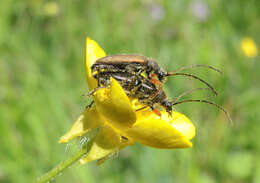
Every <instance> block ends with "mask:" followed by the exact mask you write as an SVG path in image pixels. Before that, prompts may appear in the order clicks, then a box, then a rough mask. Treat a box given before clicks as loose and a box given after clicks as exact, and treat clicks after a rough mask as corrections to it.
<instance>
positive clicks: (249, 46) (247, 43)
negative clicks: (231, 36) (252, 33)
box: [240, 37, 258, 58]
mask: <svg viewBox="0 0 260 183" xmlns="http://www.w3.org/2000/svg"><path fill="white" fill-rule="evenodd" d="M240 46H241V49H242V51H243V53H244V54H245V56H247V57H250V58H254V57H256V56H257V54H258V48H257V45H256V44H255V42H254V40H253V39H251V38H249V37H245V38H243V39H242V41H241V43H240Z"/></svg>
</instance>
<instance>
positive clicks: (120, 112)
mask: <svg viewBox="0 0 260 183" xmlns="http://www.w3.org/2000/svg"><path fill="white" fill-rule="evenodd" d="M85 52H86V53H85V66H86V74H87V76H86V77H87V82H88V85H89V88H90V89H93V88H96V87H97V82H96V80H95V79H94V78H93V77H92V74H91V65H92V64H93V63H95V61H96V60H97V59H98V58H101V57H104V56H106V54H105V52H104V50H103V49H102V48H101V47H100V46H99V45H98V44H97V43H96V42H95V41H94V40H91V39H90V38H87V39H86V50H85ZM94 101H95V104H96V106H97V109H98V111H99V112H100V113H101V114H102V115H103V116H104V117H105V118H106V119H107V120H108V121H109V122H111V123H112V124H113V125H115V126H117V127H122V128H124V127H130V126H131V125H132V124H133V123H134V122H135V121H136V114H135V110H134V109H133V108H132V106H131V103H130V101H129V99H128V97H127V95H126V94H125V92H124V90H123V88H122V87H121V86H120V84H119V83H118V82H117V81H116V80H115V79H113V78H112V79H111V85H110V87H109V88H107V89H99V90H98V91H97V92H96V93H95V95H94Z"/></svg>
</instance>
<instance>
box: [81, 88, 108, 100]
mask: <svg viewBox="0 0 260 183" xmlns="http://www.w3.org/2000/svg"><path fill="white" fill-rule="evenodd" d="M101 88H107V87H106V86H99V87H97V88H94V89H93V90H91V91H90V92H89V93H87V94H83V96H86V97H87V98H88V97H90V96H93V95H94V94H95V93H96V92H97V91H98V90H99V89H101Z"/></svg>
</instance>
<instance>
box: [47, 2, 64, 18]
mask: <svg viewBox="0 0 260 183" xmlns="http://www.w3.org/2000/svg"><path fill="white" fill-rule="evenodd" d="M43 11H44V14H45V15H47V16H56V15H58V14H59V12H60V7H59V5H58V4H57V3H56V2H54V1H51V2H47V3H46V4H44V7H43Z"/></svg>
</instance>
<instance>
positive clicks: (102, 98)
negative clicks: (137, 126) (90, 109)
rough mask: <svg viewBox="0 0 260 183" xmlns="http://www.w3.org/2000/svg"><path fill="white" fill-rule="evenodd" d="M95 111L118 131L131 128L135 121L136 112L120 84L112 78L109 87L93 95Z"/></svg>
mask: <svg viewBox="0 0 260 183" xmlns="http://www.w3.org/2000/svg"><path fill="white" fill-rule="evenodd" d="M94 101H95V104H96V106H97V110H98V111H99V112H100V113H101V114H102V115H103V116H104V117H105V118H106V119H107V120H108V122H109V123H111V124H112V125H113V126H115V127H116V128H119V129H124V128H127V127H131V126H132V125H133V124H134V123H135V121H136V112H135V110H134V109H133V107H132V105H131V103H130V100H129V98H128V97H127V95H126V94H125V92H124V90H123V88H122V87H121V86H120V84H119V83H118V82H117V81H116V80H115V79H113V78H111V79H110V87H109V88H104V89H100V90H98V91H97V92H96V94H95V95H94Z"/></svg>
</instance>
